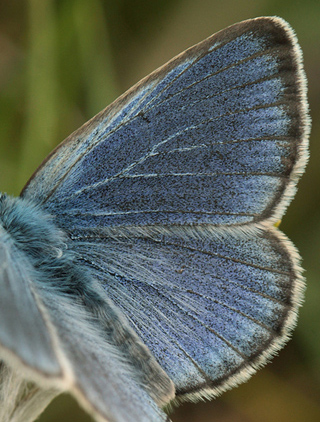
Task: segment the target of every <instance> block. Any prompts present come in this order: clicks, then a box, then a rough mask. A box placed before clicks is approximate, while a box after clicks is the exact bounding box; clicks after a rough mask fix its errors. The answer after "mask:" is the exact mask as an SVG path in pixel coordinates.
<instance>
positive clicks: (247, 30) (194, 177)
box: [22, 18, 309, 228]
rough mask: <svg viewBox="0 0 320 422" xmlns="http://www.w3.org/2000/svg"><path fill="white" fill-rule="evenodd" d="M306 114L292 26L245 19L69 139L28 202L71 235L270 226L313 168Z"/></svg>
mask: <svg viewBox="0 0 320 422" xmlns="http://www.w3.org/2000/svg"><path fill="white" fill-rule="evenodd" d="M306 113H307V106H306V88H305V78H304V73H303V70H302V66H301V52H300V48H299V46H298V44H297V41H296V38H295V36H294V34H293V32H292V30H291V28H290V27H289V25H288V24H287V23H286V22H284V21H283V20H282V19H279V18H258V19H253V20H249V21H245V22H242V23H240V24H237V25H234V26H231V27H229V28H227V29H225V30H223V31H220V32H219V33H217V34H215V35H213V36H212V37H210V38H208V39H207V40H205V41H203V42H202V43H200V44H198V45H196V46H194V47H192V48H190V49H189V50H187V51H186V52H184V53H182V54H181V55H179V56H177V57H176V58H175V59H173V60H172V61H170V62H169V63H168V64H166V65H165V66H163V67H162V68H160V69H159V70H157V71H155V72H154V73H152V74H151V75H150V76H149V77H147V78H145V79H144V80H142V81H141V82H140V83H139V84H137V85H136V86H135V87H134V88H132V89H131V90H130V91H128V92H127V93H126V94H124V95H123V96H122V97H120V98H119V99H118V100H117V101H116V102H114V103H113V104H111V105H110V106H109V107H107V108H106V109H105V110H104V111H102V112H101V113H99V114H98V115H97V116H96V117H94V118H93V119H92V120H90V121H89V122H88V123H87V124H86V125H84V126H83V127H82V128H80V129H79V130H78V131H76V132H74V133H73V134H72V135H71V136H70V137H69V138H67V140H66V141H65V142H64V143H62V144H61V145H60V146H59V147H58V148H57V149H56V150H55V151H54V152H53V153H52V155H51V156H50V157H49V158H48V160H47V161H46V162H45V163H44V164H43V165H42V166H41V167H40V169H39V170H38V171H37V172H36V173H35V175H34V176H33V178H32V179H31V180H30V181H29V183H28V184H27V186H26V187H25V189H24V190H23V192H22V195H23V196H24V197H27V198H30V199H33V200H34V201H36V202H38V203H41V204H42V205H43V206H44V207H46V208H47V209H48V210H49V211H50V212H52V213H53V214H56V215H57V217H58V220H60V222H61V225H64V226H65V227H66V228H67V227H70V226H77V227H82V228H94V227H102V226H146V225H157V224H162V225H174V224H205V223H207V224H214V225H235V224H237V225H238V224H247V223H252V222H259V221H261V220H265V219H267V218H272V219H273V221H275V220H277V219H279V218H280V217H281V215H282V214H283V213H284V211H285V207H286V206H287V205H288V203H289V201H290V200H291V198H292V196H293V194H294V191H295V185H296V182H297V178H298V176H299V175H300V174H301V172H302V171H303V168H304V165H305V162H306V157H307V153H306V136H307V133H308V130H309V129H308V127H309V125H308V118H307V114H306ZM60 216H61V218H60Z"/></svg>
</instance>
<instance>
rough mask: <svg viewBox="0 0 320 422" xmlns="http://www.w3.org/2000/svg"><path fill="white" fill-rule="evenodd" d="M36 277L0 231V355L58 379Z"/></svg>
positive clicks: (48, 328) (54, 356)
mask: <svg viewBox="0 0 320 422" xmlns="http://www.w3.org/2000/svg"><path fill="white" fill-rule="evenodd" d="M36 277H38V274H37V271H35V270H34V268H33V267H32V265H31V264H30V262H29V261H28V259H27V258H26V256H25V255H24V254H23V253H21V252H20V251H19V250H18V249H17V248H16V246H15V245H14V244H13V242H12V241H11V239H10V238H9V237H8V236H7V235H6V234H5V232H4V231H3V229H2V228H1V227H0V284H1V290H0V321H1V326H0V351H1V357H3V356H5V357H6V358H7V359H8V360H9V361H10V362H12V363H13V364H14V365H18V366H20V365H22V366H24V367H26V368H28V369H30V370H31V371H34V372H35V373H39V375H44V376H48V377H52V378H57V379H58V378H60V377H61V376H62V368H61V365H60V362H59V360H58V357H57V354H56V351H55V345H54V342H53V339H52V336H51V333H50V328H51V325H50V323H49V321H48V318H47V317H46V314H45V312H44V310H43V309H42V304H41V302H40V300H39V298H38V296H37V293H36V291H35V290H34V284H33V283H34V281H35V278H36Z"/></svg>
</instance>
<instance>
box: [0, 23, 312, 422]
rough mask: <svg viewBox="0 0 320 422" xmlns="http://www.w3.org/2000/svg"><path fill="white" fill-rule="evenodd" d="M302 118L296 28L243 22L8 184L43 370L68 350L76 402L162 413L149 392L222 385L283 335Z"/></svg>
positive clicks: (165, 396)
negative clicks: (13, 187) (14, 192)
mask: <svg viewBox="0 0 320 422" xmlns="http://www.w3.org/2000/svg"><path fill="white" fill-rule="evenodd" d="M308 130H309V121H308V116H307V102H306V86H305V79H304V72H303V69H302V65H301V53H300V49H299V46H298V44H297V40H296V38H295V36H294V34H293V32H292V30H291V28H290V27H289V26H288V24H287V23H286V22H284V21H283V20H281V19H279V18H261V19H256V20H250V21H245V22H243V23H240V24H237V25H234V26H232V27H229V28H227V29H226V30H224V31H221V32H219V33H218V34H216V35H213V36H212V37H210V38H208V39H207V40H205V41H203V42H202V43H200V44H198V45H196V46H194V47H192V48H191V49H189V50H186V51H185V52H184V53H182V54H181V55H179V56H177V57H176V58H174V59H173V60H172V61H171V62H169V63H168V64H167V65H165V66H163V67H162V68H160V69H159V70H157V71H155V72H154V73H152V74H151V75H150V76H148V77H147V78H145V79H144V80H142V81H141V82H140V83H139V84H137V85H136V86H135V87H133V88H132V89H131V90H129V91H128V92H127V93H125V94H124V95H123V96H122V97H120V98H119V99H118V100H117V101H115V102H114V103H113V104H111V105H110V106H109V107H107V108H106V109H105V110H103V111H102V112H101V113H99V114H98V115H97V116H95V117H94V118H93V119H92V120H90V121H89V122H88V123H87V124H85V125H84V126H83V127H82V128H80V129H79V130H77V131H76V132H74V133H73V134H71V135H70V137H69V138H67V139H66V140H65V141H64V142H63V143H62V144H61V145H60V146H59V147H58V148H57V149H56V150H55V151H53V152H52V154H51V155H50V156H49V157H48V158H47V160H46V161H45V162H44V163H43V164H42V165H41V166H40V168H39V169H38V170H37V172H36V173H35V174H34V176H33V177H32V178H31V179H30V180H29V182H28V183H27V185H26V187H25V188H24V190H23V191H22V193H21V197H20V198H18V199H10V198H7V197H5V196H3V197H1V201H0V216H1V222H2V226H0V228H2V229H3V230H2V231H1V230H0V239H1V238H3V239H7V236H10V239H13V240H12V243H13V244H14V245H15V247H17V248H18V249H19V251H20V252H19V253H23V256H26V259H27V260H28V262H29V264H30V263H31V264H30V265H31V269H30V274H31V275H32V274H33V273H32V268H34V269H36V272H35V274H36V275H35V276H34V278H35V280H34V282H33V288H34V292H35V293H34V295H35V298H36V299H37V300H38V296H39V301H40V303H42V304H44V308H42V307H41V306H40V305H39V306H35V305H34V304H33V305H34V306H35V310H34V314H33V320H36V319H38V315H39V316H40V317H43V324H42V325H41V323H39V324H38V325H39V331H40V334H42V331H45V328H44V327H46V324H47V326H48V327H47V328H48V332H50V335H49V336H45V335H43V338H44V339H45V345H44V347H43V351H39V354H40V355H41V354H42V353H43V354H47V355H48V356H49V355H50V356H51V355H52V358H53V360H55V359H56V362H54V363H55V364H52V366H53V369H52V368H51V372H55V373H59V371H61V373H62V374H64V371H65V370H66V369H65V368H66V367H65V365H66V362H68V365H67V370H66V373H67V374H69V373H71V375H72V377H73V379H75V380H76V383H75V384H74V385H76V386H74V385H72V387H70V386H69V384H68V385H67V387H65V388H66V389H68V388H71V391H73V393H74V394H75V395H76V397H77V398H78V399H79V400H80V402H81V403H84V406H85V407H86V408H87V407H89V408H90V409H93V410H92V412H93V413H94V412H98V414H99V416H101V415H102V417H104V418H105V419H103V420H108V418H109V419H111V420H115V421H128V422H129V421H130V420H132V419H130V417H131V418H132V417H133V416H132V415H133V414H134V415H137V416H134V417H133V418H136V420H139V421H148V420H152V421H157V422H160V421H164V420H165V418H166V417H165V415H164V413H163V412H161V410H160V409H159V408H158V407H157V406H159V407H162V406H164V405H166V404H168V403H169V402H171V401H172V400H173V399H174V398H175V399H176V400H177V401H179V400H183V399H191V400H196V399H199V398H200V397H205V398H209V397H212V396H214V395H217V394H219V393H221V392H222V391H224V390H226V389H228V388H231V387H233V386H234V385H236V384H238V383H240V382H243V381H245V380H246V379H248V378H249V377H250V375H251V374H252V373H253V372H255V371H256V370H257V369H258V368H259V367H260V366H261V365H263V364H265V363H266V361H267V360H268V359H270V357H271V356H272V355H273V354H274V353H276V352H277V351H278V350H279V349H280V348H281V347H282V346H283V345H284V344H285V342H286V341H287V340H288V337H289V336H290V334H291V331H292V329H293V327H294V325H295V323H296V318H297V311H298V307H299V306H300V304H301V301H302V296H303V289H304V283H303V279H302V277H301V271H302V270H301V268H300V257H299V254H298V252H297V251H296V249H295V247H294V246H293V244H292V243H291V242H290V240H289V239H287V238H286V236H285V235H284V234H283V233H282V232H281V231H279V230H278V229H277V228H276V227H274V224H275V223H276V222H277V221H278V219H280V218H281V217H282V216H283V214H284V212H285V210H286V207H287V206H288V205H289V203H290V201H291V200H292V198H293V196H294V193H295V191H296V184H297V181H298V179H299V177H300V175H301V174H302V173H303V171H304V167H305V164H306V161H307V136H308ZM23 209H25V210H27V212H26V216H25V218H24V217H23V213H22V212H20V211H21V210H23ZM18 211H19V212H18ZM17 216H19V218H17ZM40 222H41V224H40ZM17 227H18V228H19V230H17ZM40 228H41V230H40ZM46 228H47V231H48V233H53V235H50V236H46V237H44V238H42V235H41V232H42V231H43V230H44V231H46ZM26 233H29V234H30V233H32V236H29V235H28V236H27V237H28V238H29V237H30V239H31V240H32V241H30V242H29V244H28V242H25V241H24V238H23V236H24V235H25V234H26ZM10 241H11V240H10ZM3 243H5V240H3ZM8 244H9V243H8ZM10 245H11V244H10ZM7 249H8V246H6V247H4V252H3V254H5V253H8V256H9V255H10V254H9V252H8V251H7ZM12 250H13V249H12ZM21 251H22V252H21ZM47 251H49V252H47ZM1 252H2V250H1V249H0V253H1ZM10 253H11V254H14V253H13V252H10ZM17 256H18V255H17ZM19 257H20V255H19ZM8 262H10V265H14V258H13V257H11V255H10V257H9V258H8ZM21 262H22V260H20V263H21ZM18 269H19V274H20V273H21V268H20V267H19V268H18ZM2 272H3V274H4V276H3V278H4V279H6V280H7V279H8V280H9V281H11V280H14V276H12V275H10V274H11V273H10V271H8V270H7V269H3V270H2ZM31 275H30V277H31ZM0 276H1V273H0ZM12 282H13V281H12ZM19 282H23V277H20V278H19ZM10 297H14V295H11V296H10ZM0 300H1V296H0ZM11 300H16V301H17V303H18V305H19V299H18V298H15V299H11ZM30 300H31V299H30ZM36 303H38V302H36ZM18 305H17V306H16V308H19V306H18ZM30 307H31V305H30ZM44 309H45V310H44ZM0 316H1V311H0ZM73 319H76V320H77V323H76V324H75V325H74V328H73V322H72V321H73ZM8 320H10V318H8ZM21 321H22V328H23V327H24V326H23V315H22V317H21ZM41 321H42V320H41V319H40V322H41ZM48 321H49V322H50V323H52V324H53V326H54V329H52V331H50V330H51V329H50V327H51V326H50V323H49V322H48ZM8 326H9V328H8V330H7V331H10V328H11V327H10V322H8ZM20 328H21V327H20V326H19V329H20ZM73 330H74V333H73ZM7 331H6V333H5V334H2V337H1V333H0V346H1V344H3V345H5V346H6V347H9V346H7V343H8V344H9V343H10V342H11V343H12V344H13V345H11V343H10V347H11V349H12V350H13V351H14V353H15V354H17V355H18V357H19V358H22V359H24V360H26V361H27V364H28V365H29V366H30V367H32V368H33V369H37V370H39V368H37V367H36V366H37V365H36V363H35V361H34V360H35V359H34V358H32V359H31V358H30V357H28V356H31V355H32V356H33V353H34V348H35V346H34V345H35V344H36V343H34V342H33V339H32V336H31V337H30V339H29V340H28V338H27V339H26V340H25V341H26V344H25V345H24V347H25V351H26V352H25V353H24V354H23V353H20V354H19V347H21V344H20V343H19V340H16V339H15V338H13V339H11V338H10V339H9V340H7ZM55 336H57V337H55ZM80 337H81V340H79V338H80ZM39 338H40V340H39V339H38V338H37V341H39V342H40V343H41V335H40V336H39ZM56 338H57V339H58V340H56ZM6 342H7V343H6ZM51 343H52V344H51ZM93 345H95V346H93ZM10 347H9V348H10ZM0 349H1V347H0ZM46 350H47V351H46ZM0 351H1V350H0ZM61 356H63V358H61ZM84 361H86V363H84ZM41 362H43V364H42V366H41V365H40V364H39V365H38V366H40V370H41V371H42V372H43V373H44V374H46V376H48V373H49V372H50V368H48V369H47V368H46V359H43V360H41ZM82 365H84V366H83V367H82ZM91 366H92V367H93V369H94V370H93V369H92V370H91ZM110 366H111V367H112V369H110V370H109V367H110ZM68 371H69V372H68ZM90 374H92V375H90ZM99 374H101V380H99ZM49 375H50V374H49ZM62 377H63V375H62ZM126 377H127V378H128V379H129V381H130V382H128V383H126V382H124V381H123V380H124V379H126ZM65 379H69V378H68V377H66V378H65ZM66 382H67V381H66ZM115 391H116V392H119V397H118V396H117V397H114V392H115ZM112 394H113V395H112ZM131 395H132V397H133V399H132V402H131V401H130V397H131ZM128 397H129V399H128ZM121 398H122V399H123V400H122V402H123V403H125V404H124V405H123V406H124V407H122V405H121V409H119V410H118V407H119V406H118V401H119V400H120V399H121ZM137 401H139V404H140V407H139V408H132V403H135V402H137ZM90 406H91V407H90ZM132 412H135V413H132ZM94 414H95V413H94Z"/></svg>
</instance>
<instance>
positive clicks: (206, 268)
mask: <svg viewBox="0 0 320 422" xmlns="http://www.w3.org/2000/svg"><path fill="white" fill-rule="evenodd" d="M216 231H217V230H216ZM73 247H74V248H75V250H77V251H78V252H79V255H80V256H81V260H84V261H85V262H86V265H87V266H89V267H91V269H92V274H93V275H94V276H95V277H96V278H97V279H98V280H99V281H100V282H101V284H102V285H103V286H104V288H105V290H106V293H107V295H108V297H110V298H111V299H112V300H113V302H114V303H115V305H116V306H118V307H119V308H120V309H121V310H122V312H123V313H124V314H125V315H127V317H128V318H129V321H130V323H131V325H132V327H133V328H134V329H135V331H136V332H137V334H138V336H139V337H140V338H141V339H142V340H143V342H144V343H145V344H146V345H147V346H148V347H149V348H150V350H151V351H152V352H153V354H154V355H155V357H156V358H157V360H158V362H159V363H160V365H161V366H162V367H163V368H164V369H165V371H166V372H167V374H168V375H169V376H170V378H171V379H172V380H173V381H174V383H175V386H176V389H177V397H181V398H183V396H189V397H191V396H192V395H196V396H199V395H200V394H202V395H207V396H210V395H213V394H217V393H219V392H221V391H223V390H224V389H226V388H228V387H230V386H232V385H235V384H237V383H238V382H240V381H243V380H245V379H246V378H247V377H248V376H249V375H250V374H252V372H254V371H255V370H256V369H257V368H258V367H259V366H260V365H261V364H263V363H264V362H265V361H266V360H267V359H268V358H269V357H270V355H271V354H273V353H274V351H275V350H277V349H278V348H279V347H280V346H281V345H282V344H283V342H284V341H285V339H286V338H287V336H288V334H289V332H290V330H291V328H292V326H293V325H294V324H295V320H296V312H297V308H298V306H299V304H300V299H299V297H300V294H301V291H302V289H303V283H302V282H301V277H300V271H299V261H298V258H297V255H296V253H295V252H294V248H293V246H292V245H291V243H290V242H289V240H288V239H286V238H285V236H284V235H282V234H279V233H278V232H277V230H273V231H272V230H270V232H265V231H256V232H251V233H247V234H244V233H243V232H242V231H237V230H236V231H234V232H231V233H230V232H229V231H224V230H222V231H221V230H220V231H217V232H210V229H204V228H202V229H201V228H198V229H197V228H184V229H179V230H178V231H176V232H175V231H173V230H170V229H168V230H166V231H163V232H162V233H161V232H158V233H152V234H151V233H149V235H148V234H147V233H145V235H142V234H141V235H140V236H136V237H134V236H132V237H130V238H126V237H119V238H118V239H115V238H114V237H108V236H106V237H105V238H101V236H100V237H99V238H96V239H94V238H92V239H88V238H83V239H82V240H81V239H80V238H79V239H78V240H77V241H76V242H75V243H74V244H73Z"/></svg>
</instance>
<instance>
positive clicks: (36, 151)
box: [0, 0, 320, 422]
mask: <svg viewBox="0 0 320 422" xmlns="http://www.w3.org/2000/svg"><path fill="white" fill-rule="evenodd" d="M262 15H278V16H282V17H283V18H285V19H286V20H287V21H288V22H289V23H290V24H291V25H292V27H293V28H294V29H295V31H296V33H297V35H298V38H299V41H300V44H301V47H302V50H303V53H304V62H305V69H306V73H307V77H308V81H309V100H310V108H311V116H312V121H313V127H312V134H311V146H310V150H311V158H310V162H309V165H308V168H307V172H306V174H305V175H304V177H303V178H302V181H301V182H300V184H299V191H298V194H297V196H296V198H295V200H294V202H293V203H292V204H291V206H290V207H289V210H288V212H287V215H286V217H285V218H284V220H283V222H282V224H281V228H282V230H284V231H285V232H286V234H287V235H288V236H289V237H290V238H291V239H292V240H293V241H294V243H295V244H296V246H297V247H298V249H299V250H300V252H301V255H302V257H303V266H304V268H305V270H306V271H305V276H306V278H307V283H308V289H307V293H306V300H305V304H304V307H303V308H302V310H301V313H300V319H299V324H298V327H297V329H296V331H295V333H294V336H293V339H292V341H291V342H290V343H289V344H288V345H287V347H286V348H285V349H284V350H283V351H281V353H280V354H279V356H278V357H276V358H275V359H273V362H272V363H271V364H269V365H267V367H265V368H264V369H263V370H261V371H259V372H258V374H256V375H255V376H254V377H253V378H252V379H251V380H250V381H249V382H247V383H246V384H244V385H241V386H240V387H238V388H236V389H234V390H232V391H229V392H227V393H225V394H223V395H222V396H221V397H219V398H218V399H216V400H213V401H211V402H208V403H198V404H184V405H183V406H180V408H178V409H176V410H175V411H174V413H173V414H172V420H173V421H174V422H182V421H185V422H208V421H215V422H227V421H228V422H229V421H230V422H231V421H232V422H271V421H272V422H274V421H282V422H287V421H288V422H289V421H290V422H301V421H303V422H319V421H320V280H319V278H320V259H319V258H320V254H319V252H320V219H319V206H320V144H319V145H318V143H317V142H319V141H320V139H319V138H320V119H319V116H320V114H319V107H320V92H319V91H320V43H319V40H320V2H319V1H318V0H302V1H297V0H287V1H281V0H223V1H218V0H214V1H209V0H197V1H195V0H164V1H154V0H136V1H135V0H114V1H111V0H110V1H103V0H66V1H63V0H56V1H54V0H29V1H26V0H25V1H23V0H12V1H9V0H8V1H5V0H0V116H1V117H0V190H1V191H2V192H8V193H12V194H18V193H19V191H20V190H21V188H22V187H23V185H24V183H25V182H26V181H27V179H28V178H29V176H30V175H31V174H32V172H33V171H34V170H35V169H36V167H37V166H38V165H39V164H40V163H41V161H42V160H43V158H45V156H46V155H47V154H48V153H49V152H50V151H51V150H52V148H53V147H54V146H55V145H57V144H58V143H59V142H60V141H61V140H63V139H64V138H65V137H66V136H67V135H68V134H69V133H71V132H72V131H73V130H75V129H76V128H78V127H79V126H80V125H81V124H82V123H84V122H85V121H86V120H88V119H89V118H90V117H92V116H93V115H94V114H95V113H97V112H98V111H100V109H102V108H104V107H105V106H106V105H107V104H108V103H110V102H111V101H112V100H113V99H114V98H116V97H117V96H118V95H119V94H121V93H122V92H123V91H125V90H126V89H127V88H129V87H130V86H131V85H132V84H133V83H135V82H137V81H138V80H139V79H140V78H142V77H143V76H145V75H147V74H148V73H149V72H150V71H152V70H154V69H155V68H156V67H158V66H160V65H162V64H163V63H165V62H166V61H167V60H169V59H170V58H171V57H173V56H174V55H175V54H177V53H179V52H180V51H182V50H184V49H185V48H187V47H189V46H191V45H193V44H195V43H197V42H199V41H201V40H202V39H204V38H206V37H207V36H209V35H211V34H212V33H214V32H216V31H218V30H220V29H222V28H224V27H226V26H228V25H231V24H232V23H235V22H237V21H240V20H243V19H248V18H252V17H256V16H262ZM57 420H59V421H61V422H62V421H70V420H72V421H75V422H85V421H87V422H88V421H90V418H89V417H88V416H87V415H86V414H85V413H84V412H83V411H82V410H81V409H79V407H78V405H77V404H76V402H75V401H74V400H73V399H71V398H70V397H69V396H67V395H64V396H60V397H59V398H58V399H56V400H55V401H53V402H52V404H51V405H50V406H49V407H48V409H47V410H46V411H45V413H44V414H43V415H42V416H41V418H40V421H41V422H53V421H57Z"/></svg>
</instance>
